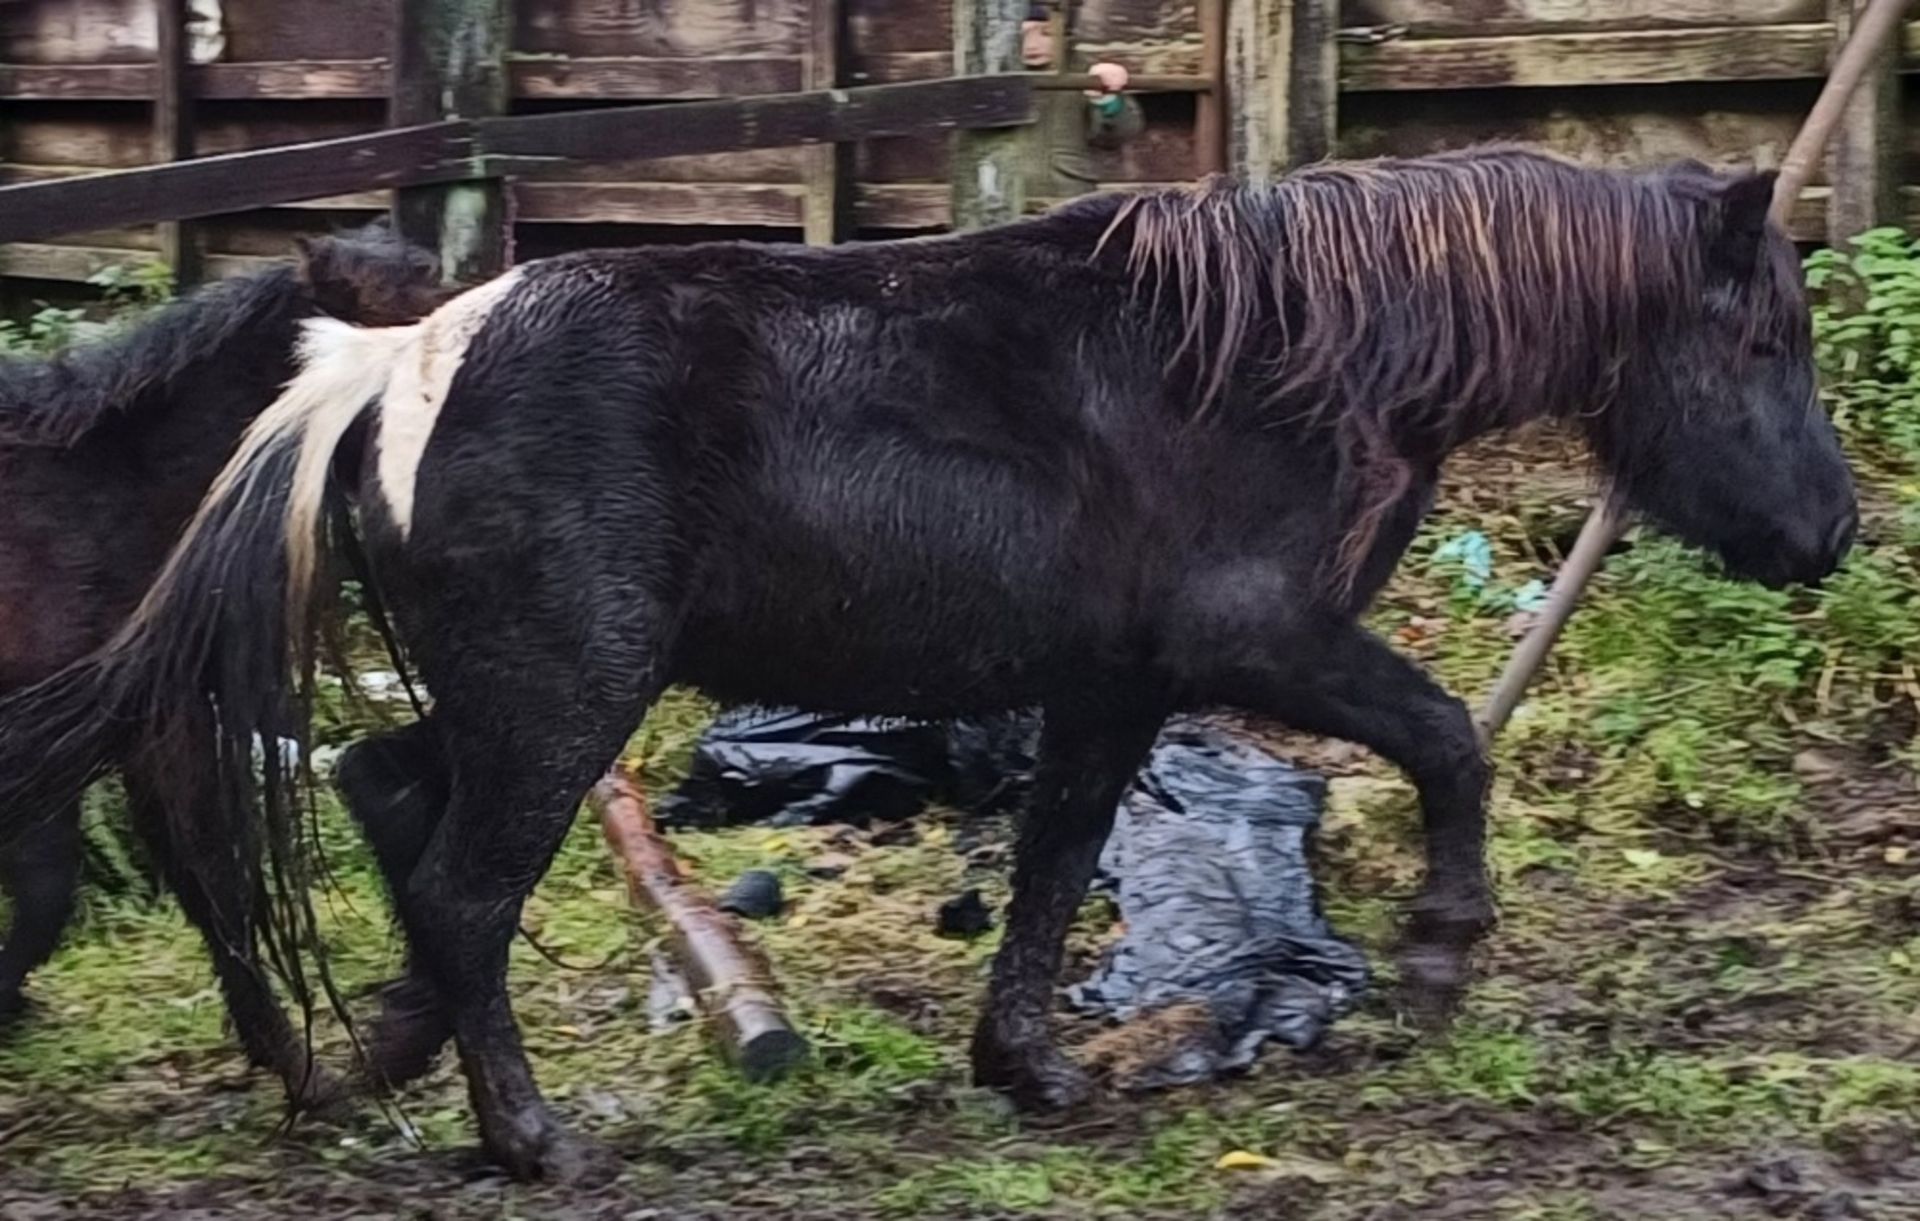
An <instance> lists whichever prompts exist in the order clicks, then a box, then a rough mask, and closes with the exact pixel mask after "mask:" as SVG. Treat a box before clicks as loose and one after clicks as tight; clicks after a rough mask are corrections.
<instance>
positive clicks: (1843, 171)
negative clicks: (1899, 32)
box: [1827, 0, 1906, 241]
mask: <svg viewBox="0 0 1920 1221" xmlns="http://www.w3.org/2000/svg"><path fill="white" fill-rule="evenodd" d="M1867 3H1868V0H1829V8H1830V10H1831V12H1832V16H1833V23H1834V46H1835V48H1836V49H1837V48H1838V47H1840V46H1842V45H1844V44H1845V43H1846V41H1847V39H1849V38H1850V37H1852V33H1853V24H1854V20H1855V19H1856V17H1858V16H1859V15H1860V13H1861V12H1862V10H1864V9H1865V8H1866V5H1867ZM1899 61H1900V48H1899V47H1898V46H1895V45H1891V40H1890V42H1889V45H1888V46H1887V47H1885V48H1884V49H1883V50H1881V52H1880V53H1879V54H1878V55H1876V56H1874V59H1873V63H1872V66H1871V67H1870V68H1869V69H1868V72H1867V76H1866V77H1865V79H1863V80H1862V81H1861V82H1860V86H1859V88H1858V89H1857V90H1855V91H1854V94H1853V97H1852V98H1851V99H1850V100H1849V101H1848V103H1847V109H1846V113H1845V115H1844V116H1843V117H1842V118H1841V120H1840V127H1839V129H1838V130H1837V131H1835V132H1834V133H1833V138H1832V141H1831V142H1830V143H1829V145H1828V147H1827V177H1828V180H1829V181H1831V182H1832V183H1833V198H1832V199H1831V200H1830V201H1829V202H1828V205H1827V236H1828V240H1830V241H1837V240H1840V239H1843V238H1849V237H1852V236H1854V235H1855V234H1858V233H1864V232H1866V231H1867V230H1868V229H1874V228H1878V227H1879V226H1881V225H1885V224H1891V223H1893V221H1894V220H1895V219H1896V218H1897V217H1898V215H1899V211H1900V180H1901V177H1902V171H1903V170H1904V169H1905V166H1904V165H1903V164H1902V163H1903V162H1904V161H1905V160H1906V156H1905V153H1906V150H1905V148H1904V147H1903V146H1902V144H1901V139H1900V134H1901V133H1900V119H1901V115H1900V101H1901V99H1900V93H1901V89H1900V77H1899V66H1900V63H1899Z"/></svg>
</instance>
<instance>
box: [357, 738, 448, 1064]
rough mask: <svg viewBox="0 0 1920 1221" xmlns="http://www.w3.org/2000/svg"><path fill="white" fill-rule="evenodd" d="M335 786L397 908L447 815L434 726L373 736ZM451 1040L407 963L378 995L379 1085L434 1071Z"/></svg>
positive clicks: (431, 995) (440, 1011)
mask: <svg viewBox="0 0 1920 1221" xmlns="http://www.w3.org/2000/svg"><path fill="white" fill-rule="evenodd" d="M336 782H337V784H338V786H339V789H340V795H341V798H342V799H343V800H344V801H345V802H346V806H347V810H348V812H349V813H350V814H352V815H353V820H354V822H355V823H357V824H358V825H359V827H360V830H361V833H362V834H363V835H365V836H366V839H367V843H368V845H369V846H370V847H371V848H372V849H373V855H374V859H375V860H376V861H377V862H379V865H380V873H381V876H382V877H384V878H385V880H386V883H387V893H388V894H389V895H391V896H393V897H394V899H395V901H396V902H398V900H399V899H400V897H402V896H403V895H404V894H405V893H406V888H407V880H408V879H409V878H411V877H412V876H413V871H414V868H415V867H416V866H417V865H418V864H419V863H420V857H421V855H422V854H423V853H425V851H426V848H427V842H428V841H429V840H430V839H431V838H432V837H433V832H434V829H435V828H436V827H438V826H439V825H440V820H441V819H442V818H443V817H445V815H446V810H447V785H448V775H447V763H446V758H445V756H444V755H443V754H442V753H441V750H440V738H439V731H438V728H437V727H436V726H435V725H434V724H433V723H432V721H431V720H424V721H420V722H418V723H416V724H413V725H408V726H405V727H404V728H401V729H397V730H392V731H390V732H387V733H381V734H376V735H374V736H373V737H370V738H367V739H366V740H364V741H361V742H357V743H355V744H354V745H353V746H351V747H349V748H348V749H347V751H346V753H345V754H344V755H342V756H341V757H340V767H339V771H338V772H337V773H336ZM452 1037H453V1018H452V1016H451V1015H450V1014H449V1013H448V1012H447V1008H446V1006H445V1005H444V1004H442V1003H441V1000H440V993H439V991H438V989H436V988H435V987H434V983H433V980H432V979H430V978H429V977H428V976H427V975H426V973H425V972H423V971H421V970H420V967H419V963H418V962H416V961H414V960H412V958H411V957H410V958H409V961H408V963H407V972H406V974H405V975H403V976H401V977H400V978H399V979H396V980H393V981H391V982H389V983H388V984H386V985H385V986H383V987H382V988H381V990H380V1016H379V1018H378V1019H376V1021H375V1022H374V1024H373V1029H372V1032H371V1034H370V1036H369V1037H368V1039H367V1042H366V1049H367V1060H368V1067H369V1070H370V1072H371V1075H372V1076H373V1078H374V1080H375V1081H376V1082H377V1083H380V1084H383V1085H386V1086H398V1085H402V1084H404V1083H406V1082H408V1081H412V1080H413V1079H415V1078H417V1077H420V1076H422V1075H424V1074H425V1073H426V1071H427V1070H428V1069H429V1068H431V1067H433V1061H434V1057H436V1056H438V1055H439V1054H440V1049H441V1048H442V1047H445V1046H446V1044H447V1041H448V1040H449V1039H451V1038H452Z"/></svg>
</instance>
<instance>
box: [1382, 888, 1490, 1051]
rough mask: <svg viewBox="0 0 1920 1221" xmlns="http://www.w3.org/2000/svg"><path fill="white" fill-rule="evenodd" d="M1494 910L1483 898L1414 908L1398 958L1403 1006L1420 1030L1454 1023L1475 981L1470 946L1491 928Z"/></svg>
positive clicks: (1423, 903) (1433, 902)
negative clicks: (1468, 990) (1461, 1003)
mask: <svg viewBox="0 0 1920 1221" xmlns="http://www.w3.org/2000/svg"><path fill="white" fill-rule="evenodd" d="M1493 925H1494V915H1493V908H1492V905H1491V904H1489V903H1488V902H1487V901H1486V900H1485V899H1484V898H1482V897H1468V898H1464V899H1460V900H1457V901H1454V902H1441V901H1436V900H1432V899H1426V900H1423V901H1421V902H1420V903H1418V904H1416V905H1415V906H1414V908H1413V910H1412V912H1411V913H1409V920H1408V926H1407V935H1406V938H1405V940H1404V941H1403V942H1402V943H1401V946H1400V951H1399V953H1398V954H1397V955H1396V958H1397V960H1398V962H1399V966H1400V996H1401V1007H1402V1008H1403V1009H1404V1010H1405V1012H1406V1013H1407V1015H1408V1016H1409V1017H1411V1018H1412V1019H1413V1020H1414V1022H1415V1023H1416V1024H1418V1025H1421V1026H1424V1027H1428V1028H1444V1027H1445V1026H1447V1025H1448V1024H1449V1023H1451V1022H1452V1021H1453V1016H1454V1014H1455V1013H1456V1012H1457V1011H1458V1010H1459V1008H1460V1002H1461V1001H1462V1000H1463V999H1464V998H1465V997H1466V994H1467V987H1468V985H1469V984H1470V983H1471V982H1472V980H1473V947H1474V946H1475V945H1477V944H1478V943H1479V941H1480V939H1481V938H1482V937H1484V936H1486V934H1487V932H1488V930H1490V929H1491V928H1493Z"/></svg>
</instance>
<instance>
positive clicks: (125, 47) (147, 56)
mask: <svg viewBox="0 0 1920 1221" xmlns="http://www.w3.org/2000/svg"><path fill="white" fill-rule="evenodd" d="M151 11H152V3H151V0H64V2H63V3H58V4H54V3H45V2H44V0H36V2H35V3H31V4H8V5H0V59H4V60H6V61H8V62H27V63H49V64H58V63H106V62H122V63H141V64H151V63H152V62H153V56H154V52H155V51H156V50H157V49H158V48H157V45H156V43H155V42H154V25H153V21H152V19H151V18H150V16H149V14H150V13H151Z"/></svg>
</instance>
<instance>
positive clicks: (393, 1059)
mask: <svg viewBox="0 0 1920 1221" xmlns="http://www.w3.org/2000/svg"><path fill="white" fill-rule="evenodd" d="M452 1037H453V1023H452V1022H451V1021H450V1020H449V1019H448V1017H447V1012H446V1010H445V1009H444V1008H442V1007H441V1004H440V998H439V997H438V996H436V995H434V993H433V990H432V989H431V988H430V987H428V986H427V985H426V984H423V983H420V982H419V981H417V980H412V979H401V980H396V981H394V982H393V983H390V984H388V985H387V986H386V987H385V988H384V989H382V990H381V997H380V1015H379V1016H378V1017H376V1018H375V1019H374V1021H373V1028H372V1031H371V1032H370V1033H369V1034H368V1036H367V1043H366V1053H367V1075H368V1077H369V1078H371V1079H372V1083H373V1084H374V1085H375V1086H377V1087H384V1088H387V1089H397V1088H399V1087H400V1086H403V1085H406V1084H407V1083H408V1082H410V1081H416V1080H418V1079H420V1078H421V1077H424V1076H426V1075H427V1073H428V1072H430V1071H432V1069H433V1063H434V1061H435V1060H436V1059H438V1058H439V1055H440V1050H441V1048H443V1047H445V1046H446V1045H447V1041H448V1040H449V1039H451V1038H452Z"/></svg>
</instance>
